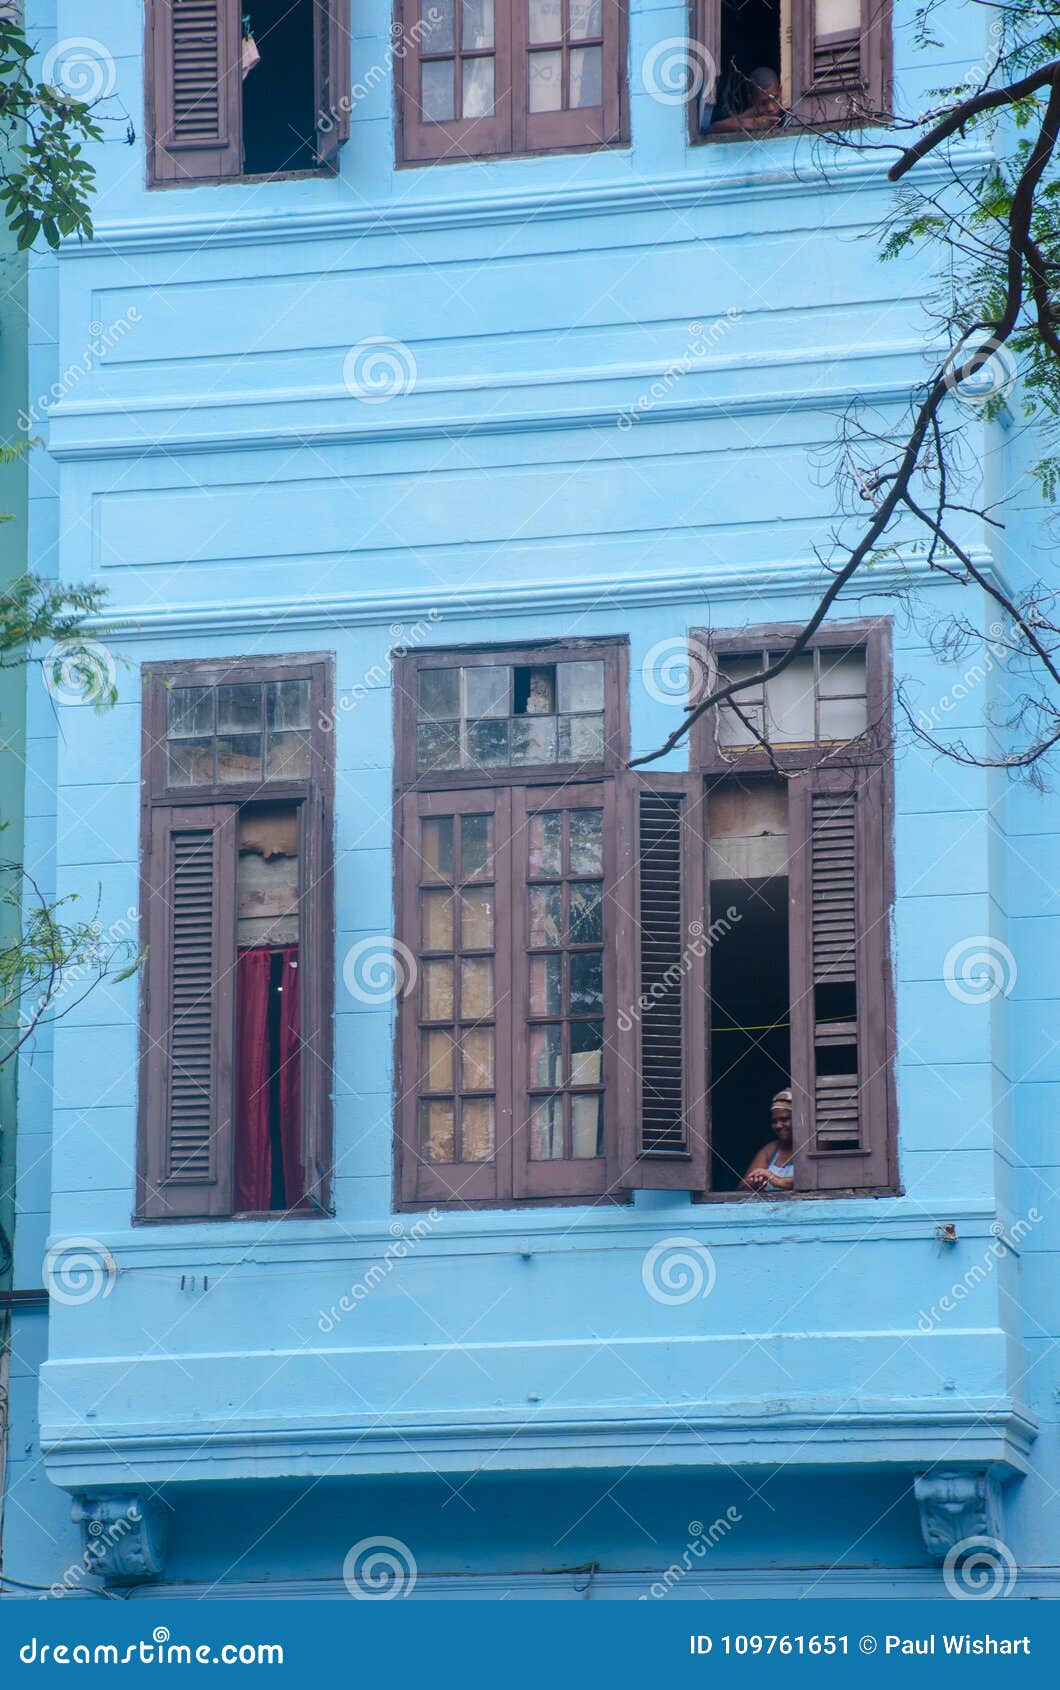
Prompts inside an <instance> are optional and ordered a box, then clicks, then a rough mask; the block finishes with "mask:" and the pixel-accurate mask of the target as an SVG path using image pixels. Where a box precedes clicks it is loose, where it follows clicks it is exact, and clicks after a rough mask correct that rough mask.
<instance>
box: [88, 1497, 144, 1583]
mask: <svg viewBox="0 0 1060 1690" xmlns="http://www.w3.org/2000/svg"><path fill="white" fill-rule="evenodd" d="M73 1518H74V1524H75V1525H79V1526H80V1527H81V1542H82V1545H83V1548H84V1555H85V1565H86V1567H87V1568H88V1569H89V1571H91V1572H93V1573H96V1574H98V1576H99V1577H100V1578H102V1579H104V1580H105V1581H106V1582H107V1583H108V1584H142V1583H144V1582H145V1581H147V1580H148V1579H157V1578H161V1576H162V1571H163V1568H164V1567H165V1563H166V1511H165V1509H164V1508H163V1507H162V1505H161V1504H160V1503H158V1502H156V1501H152V1500H150V1499H148V1498H147V1497H141V1496H133V1495H131V1494H127V1495H125V1496H85V1497H77V1498H75V1500H74V1507H73Z"/></svg>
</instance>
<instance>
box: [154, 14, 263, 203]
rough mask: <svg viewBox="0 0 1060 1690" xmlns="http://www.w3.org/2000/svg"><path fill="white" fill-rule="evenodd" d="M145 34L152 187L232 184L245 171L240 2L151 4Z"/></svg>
mask: <svg viewBox="0 0 1060 1690" xmlns="http://www.w3.org/2000/svg"><path fill="white" fill-rule="evenodd" d="M147 29H148V40H147V51H146V54H145V65H146V76H147V86H146V90H145V93H146V104H147V114H148V134H149V144H148V172H149V178H150V180H151V181H152V182H188V181H215V180H216V179H217V178H218V177H224V176H238V175H239V174H240V172H241V171H242V169H243V137H242V87H243V76H242V68H241V62H240V51H241V42H242V22H241V0H151V4H150V5H149V7H148V12H147Z"/></svg>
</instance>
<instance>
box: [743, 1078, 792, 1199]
mask: <svg viewBox="0 0 1060 1690" xmlns="http://www.w3.org/2000/svg"><path fill="white" fill-rule="evenodd" d="M769 1115H770V1125H771V1126H772V1128H773V1134H774V1136H773V1137H772V1138H771V1139H770V1140H769V1141H768V1143H766V1144H763V1146H762V1148H761V1150H759V1151H757V1152H756V1153H755V1155H754V1156H753V1157H752V1159H751V1162H750V1165H749V1167H748V1169H747V1172H746V1173H745V1174H744V1176H743V1179H742V1180H741V1181H740V1190H741V1191H758V1192H777V1191H791V1190H792V1189H793V1188H794V1184H795V1164H794V1162H793V1161H792V1137H791V1091H790V1089H788V1088H786V1089H785V1090H784V1091H778V1092H777V1095H776V1096H775V1097H774V1099H773V1103H772V1107H771V1108H770V1112H769Z"/></svg>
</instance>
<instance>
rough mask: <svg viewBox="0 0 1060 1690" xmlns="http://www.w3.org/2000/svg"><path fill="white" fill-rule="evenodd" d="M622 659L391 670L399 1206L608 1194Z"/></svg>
mask: <svg viewBox="0 0 1060 1690" xmlns="http://www.w3.org/2000/svg"><path fill="white" fill-rule="evenodd" d="M625 659H626V650H625V644H624V642H620V641H611V642H599V643H594V644H586V643H576V644H571V645H560V646H546V647H542V648H540V649H537V650H533V651H527V650H516V649H510V650H504V649H502V648H492V649H490V650H488V651H465V652H460V651H456V652H447V653H446V652H443V653H434V652H421V653H418V654H416V655H415V656H411V657H408V658H406V659H404V660H403V662H402V664H401V666H400V669H399V672H398V685H397V688H396V714H397V744H398V757H397V769H398V783H399V787H400V788H401V789H402V792H403V797H402V818H401V839H400V845H399V855H398V870H399V886H398V905H399V911H400V922H401V926H400V933H401V938H402V942H403V943H404V944H405V945H407V946H408V948H409V950H410V951H411V952H412V953H413V954H414V955H415V956H416V959H417V972H416V982H415V986H414V988H413V990H412V992H411V993H410V995H409V997H408V998H406V1000H405V1001H404V1003H403V1006H402V1026H401V1039H400V1068H401V1080H400V1084H399V1088H398V1089H399V1096H400V1097H401V1098H402V1100H403V1101H402V1105H401V1116H402V1119H401V1121H400V1123H399V1127H400V1133H401V1138H402V1144H403V1153H402V1168H401V1188H402V1195H403V1197H404V1199H405V1200H406V1201H409V1202H428V1201H438V1200H450V1201H453V1202H458V1203H459V1202H463V1203H481V1202H486V1203H491V1202H492V1203H495V1202H504V1201H507V1202H511V1201H518V1200H541V1199H545V1198H578V1197H582V1198H592V1197H601V1196H604V1195H606V1194H607V1193H608V1192H610V1191H611V1190H612V1189H613V1188H614V1187H615V1184H616V1176H617V1172H618V1169H617V1145H618V1128H617V1117H615V1118H613V1117H612V1111H613V1110H615V1109H617V1095H618V1083H619V1067H618V1062H619V1056H618V1044H617V1038H616V1023H617V1018H618V1010H619V1002H618V994H619V989H620V985H619V981H618V980H617V979H616V978H613V977H612V976H611V973H610V971H609V968H608V967H607V966H605V958H607V957H609V956H611V957H613V956H614V955H615V954H616V953H617V950H618V947H619V945H620V943H621V942H622V936H623V932H624V922H625V917H624V915H623V913H622V909H621V899H620V897H619V888H618V884H617V882H618V876H619V865H618V838H619V835H618V828H617V804H618V799H617V796H616V783H617V776H618V771H619V770H620V769H621V768H622V767H623V765H624V763H625V761H626V759H627V758H628V754H629V752H628V741H627V737H626V723H625V687H626V680H625V673H626V667H625Z"/></svg>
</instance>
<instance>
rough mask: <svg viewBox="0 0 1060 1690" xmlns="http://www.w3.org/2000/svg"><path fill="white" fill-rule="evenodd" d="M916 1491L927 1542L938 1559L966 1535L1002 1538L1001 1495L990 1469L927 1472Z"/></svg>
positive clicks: (921, 1527)
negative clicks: (959, 1471) (960, 1471)
mask: <svg viewBox="0 0 1060 1690" xmlns="http://www.w3.org/2000/svg"><path fill="white" fill-rule="evenodd" d="M913 1491H914V1495H915V1496H916V1499H917V1502H918V1503H919V1504H920V1529H921V1531H922V1532H923V1534H924V1542H925V1543H926V1544H927V1547H928V1553H929V1554H931V1555H934V1556H935V1558H936V1560H939V1561H943V1560H945V1558H946V1556H947V1554H948V1553H949V1551H950V1550H951V1549H952V1548H953V1547H954V1546H955V1545H956V1544H958V1543H962V1542H963V1541H964V1539H965V1538H969V1537H992V1538H1000V1536H1001V1496H1000V1490H999V1486H998V1482H997V1480H996V1478H994V1476H993V1475H992V1474H991V1473H987V1472H984V1471H980V1472H978V1473H976V1472H965V1473H924V1474H920V1475H918V1477H917V1478H916V1480H915V1481H914V1485H913Z"/></svg>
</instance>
